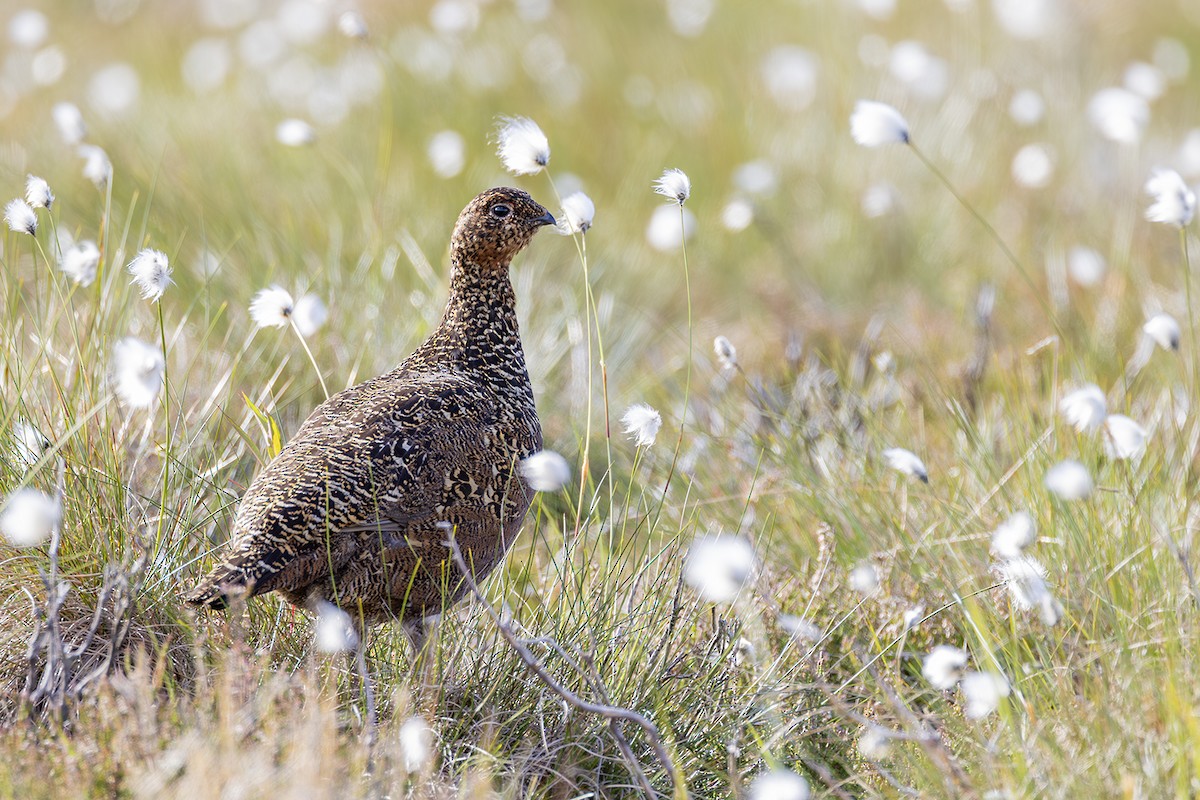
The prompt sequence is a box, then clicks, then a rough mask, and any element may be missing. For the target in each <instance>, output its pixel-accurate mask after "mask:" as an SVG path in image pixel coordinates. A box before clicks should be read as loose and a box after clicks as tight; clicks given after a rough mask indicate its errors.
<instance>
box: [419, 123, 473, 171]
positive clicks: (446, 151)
mask: <svg viewBox="0 0 1200 800" xmlns="http://www.w3.org/2000/svg"><path fill="white" fill-rule="evenodd" d="M425 157H426V158H427V159H429V166H430V167H432V168H433V172H434V174H436V175H437V176H438V177H439V178H447V179H449V178H453V177H454V176H456V175H458V174H459V173H460V172H462V171H463V167H464V166H466V163H467V143H466V142H465V141H464V140H463V137H462V134H461V133H459V132H458V131H452V130H445V131H438V132H437V133H435V134H434V135H433V136H431V137H430V139H429V144H428V145H427V146H426V147H425Z"/></svg>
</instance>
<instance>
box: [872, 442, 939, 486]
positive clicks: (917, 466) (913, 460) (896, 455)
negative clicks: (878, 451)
mask: <svg viewBox="0 0 1200 800" xmlns="http://www.w3.org/2000/svg"><path fill="white" fill-rule="evenodd" d="M883 460H884V462H885V463H886V464H887V465H888V466H889V467H891V468H892V469H894V470H896V471H897V472H902V473H904V474H905V475H911V476H912V477H914V478H916V479H917V480H919V481H921V483H929V470H927V469H926V468H925V462H924V461H922V460H921V458H920V457H919V456H918V455H917V454H916V453H914V452H913V451H911V450H905V449H904V448H903V447H889V448H888V449H887V450H884V451H883Z"/></svg>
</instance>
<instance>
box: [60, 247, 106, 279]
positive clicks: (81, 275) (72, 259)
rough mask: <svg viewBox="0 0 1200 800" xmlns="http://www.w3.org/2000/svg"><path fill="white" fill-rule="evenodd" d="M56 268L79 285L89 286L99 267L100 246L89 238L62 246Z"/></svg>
mask: <svg viewBox="0 0 1200 800" xmlns="http://www.w3.org/2000/svg"><path fill="white" fill-rule="evenodd" d="M58 268H59V269H60V270H62V272H63V273H64V274H65V275H66V276H67V277H68V278H70V279H71V281H72V282H73V283H76V284H78V285H80V286H91V285H92V281H94V280H96V270H98V269H99V268H100V248H99V247H97V246H96V243H95V242H93V241H92V240H90V239H85V240H83V241H82V242H76V243H74V244H72V245H70V246H68V247H65V248H63V251H62V258H60V259H59V260H58Z"/></svg>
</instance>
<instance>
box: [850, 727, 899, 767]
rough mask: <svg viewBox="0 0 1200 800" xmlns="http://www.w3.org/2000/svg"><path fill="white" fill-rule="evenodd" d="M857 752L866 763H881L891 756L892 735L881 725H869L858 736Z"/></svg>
mask: <svg viewBox="0 0 1200 800" xmlns="http://www.w3.org/2000/svg"><path fill="white" fill-rule="evenodd" d="M858 752H859V753H861V754H862V757H863V758H865V759H867V760H868V761H882V760H883V759H885V758H887V757H888V756H889V755H891V752H892V733H891V731H889V730H888V729H887V728H885V727H883V726H882V725H875V724H870V725H866V726H864V727H863V730H862V733H860V734H859V735H858Z"/></svg>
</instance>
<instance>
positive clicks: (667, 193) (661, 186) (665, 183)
mask: <svg viewBox="0 0 1200 800" xmlns="http://www.w3.org/2000/svg"><path fill="white" fill-rule="evenodd" d="M654 193H655V194H661V195H662V196H663V197H665V198H667V199H668V200H671V201H673V202H675V203H678V204H679V205H683V204H684V203H686V202H687V200H688V198H689V197H691V196H692V181H691V179H690V178H688V176H687V173H685V172H684V171H683V170H681V169H668V170H663V174H662V175H661V176H660V177H659V178H658V180H656V181H655V182H654Z"/></svg>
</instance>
